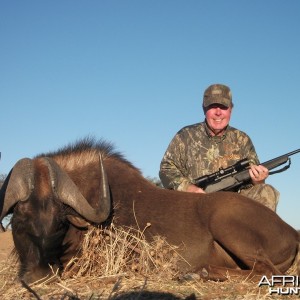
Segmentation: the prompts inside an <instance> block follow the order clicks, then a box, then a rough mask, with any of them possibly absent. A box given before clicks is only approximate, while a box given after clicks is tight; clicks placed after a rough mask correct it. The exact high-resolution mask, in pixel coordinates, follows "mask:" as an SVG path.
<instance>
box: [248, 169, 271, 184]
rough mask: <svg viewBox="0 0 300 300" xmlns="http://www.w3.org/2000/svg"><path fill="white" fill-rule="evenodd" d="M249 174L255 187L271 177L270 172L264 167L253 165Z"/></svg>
mask: <svg viewBox="0 0 300 300" xmlns="http://www.w3.org/2000/svg"><path fill="white" fill-rule="evenodd" d="M249 174H250V177H251V180H252V183H253V184H254V185H256V184H261V183H264V182H265V179H266V178H267V177H268V176H269V170H268V169H267V168H266V167H264V166H262V165H259V166H256V165H252V166H250V169H249Z"/></svg>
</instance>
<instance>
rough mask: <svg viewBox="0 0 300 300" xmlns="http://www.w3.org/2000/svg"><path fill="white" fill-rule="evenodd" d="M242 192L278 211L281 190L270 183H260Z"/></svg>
mask: <svg viewBox="0 0 300 300" xmlns="http://www.w3.org/2000/svg"><path fill="white" fill-rule="evenodd" d="M241 194H243V195H245V196H247V197H249V198H251V199H253V200H255V201H257V202H259V203H261V204H263V205H265V206H267V207H269V208H270V209H271V210H273V211H276V207H277V204H278V202H279V196H280V194H279V192H278V191H277V190H276V189H275V188H274V187H273V186H271V185H269V184H258V185H254V186H252V187H250V188H249V189H245V190H242V191H241Z"/></svg>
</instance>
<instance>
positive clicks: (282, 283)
mask: <svg viewBox="0 0 300 300" xmlns="http://www.w3.org/2000/svg"><path fill="white" fill-rule="evenodd" d="M299 282H300V279H299V276H291V275H273V276H272V277H271V278H270V279H268V278H267V276H265V275H264V276H263V277H262V278H261V280H260V281H259V283H258V287H261V286H268V287H269V294H270V295H274V294H277V295H299V293H300V287H299Z"/></svg>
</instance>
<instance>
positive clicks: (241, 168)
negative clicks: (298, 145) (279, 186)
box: [194, 149, 300, 193]
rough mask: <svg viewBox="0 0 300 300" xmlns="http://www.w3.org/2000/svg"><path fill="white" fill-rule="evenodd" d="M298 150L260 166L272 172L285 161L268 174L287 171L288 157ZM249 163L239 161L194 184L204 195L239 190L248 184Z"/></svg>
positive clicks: (195, 181)
mask: <svg viewBox="0 0 300 300" xmlns="http://www.w3.org/2000/svg"><path fill="white" fill-rule="evenodd" d="M299 152H300V149H297V150H295V151H292V152H289V153H286V154H284V155H281V156H278V157H276V158H274V159H271V160H268V161H266V162H264V163H262V164H261V165H263V166H265V167H266V168H267V169H268V170H273V169H275V168H277V167H279V166H281V165H283V164H285V163H286V162H287V161H289V163H288V165H285V166H284V167H283V168H281V169H279V170H275V171H273V172H270V173H269V174H270V175H272V174H275V173H279V172H283V171H285V170H287V169H288V168H289V167H290V165H291V159H290V156H291V155H294V154H296V153H299ZM249 168H250V166H249V162H248V160H246V159H243V160H241V161H239V162H238V163H237V164H235V165H233V166H230V167H228V168H226V169H220V170H219V171H217V172H215V173H212V174H210V175H205V176H201V177H199V178H197V179H195V180H194V184H195V185H197V186H198V187H201V188H202V189H203V190H204V191H205V192H206V193H212V192H218V191H233V190H236V189H238V188H240V187H241V186H243V185H246V184H249V183H250V180H251V177H250V174H249Z"/></svg>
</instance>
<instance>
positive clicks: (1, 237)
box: [0, 230, 14, 262]
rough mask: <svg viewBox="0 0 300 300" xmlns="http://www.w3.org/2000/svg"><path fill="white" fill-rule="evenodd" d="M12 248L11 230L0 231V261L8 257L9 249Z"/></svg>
mask: <svg viewBox="0 0 300 300" xmlns="http://www.w3.org/2000/svg"><path fill="white" fill-rule="evenodd" d="M13 248H14V242H13V238H12V233H11V231H10V230H9V231H6V232H1V233H0V261H1V262H2V261H5V260H7V259H8V257H9V255H10V254H11V251H12V250H13Z"/></svg>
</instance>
